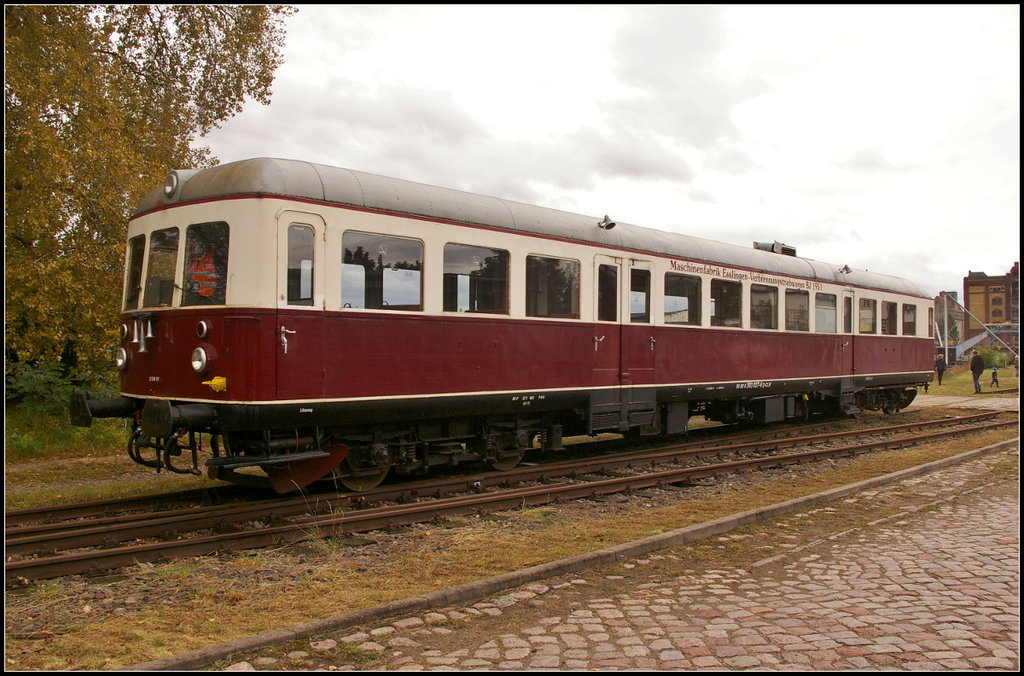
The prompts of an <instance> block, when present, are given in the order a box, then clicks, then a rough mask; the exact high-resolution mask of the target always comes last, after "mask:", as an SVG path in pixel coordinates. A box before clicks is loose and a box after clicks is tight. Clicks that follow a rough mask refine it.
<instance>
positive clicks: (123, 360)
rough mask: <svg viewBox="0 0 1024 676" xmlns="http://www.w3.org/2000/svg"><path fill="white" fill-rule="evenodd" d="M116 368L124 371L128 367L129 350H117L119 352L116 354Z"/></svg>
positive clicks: (121, 348) (120, 348)
mask: <svg viewBox="0 0 1024 676" xmlns="http://www.w3.org/2000/svg"><path fill="white" fill-rule="evenodd" d="M114 366H116V367H117V368H118V369H119V370H121V371H124V367H126V366H128V350H126V349H124V348H123V347H119V348H117V352H115V353H114Z"/></svg>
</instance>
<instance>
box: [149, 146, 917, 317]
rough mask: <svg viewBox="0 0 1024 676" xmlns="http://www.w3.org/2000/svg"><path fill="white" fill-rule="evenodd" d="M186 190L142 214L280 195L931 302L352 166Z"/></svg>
mask: <svg viewBox="0 0 1024 676" xmlns="http://www.w3.org/2000/svg"><path fill="white" fill-rule="evenodd" d="M173 173H174V174H176V175H177V177H178V180H179V185H178V188H177V190H176V191H175V193H174V194H173V195H172V196H171V197H167V196H165V194H164V192H163V188H162V187H161V188H157V189H155V190H153V191H152V192H151V193H150V194H149V195H147V196H146V198H145V199H144V200H143V201H142V202H141V203H140V204H139V205H138V207H137V209H136V212H135V215H136V216H139V215H141V214H143V213H146V212H148V211H151V210H153V209H157V208H159V207H161V206H164V205H168V204H177V203H185V202H192V201H196V200H203V199H211V198H216V197H226V196H230V195H248V194H260V195H268V196H270V195H275V196H282V197H297V198H301V199H309V200H316V201H322V202H329V203H336V204H344V205H350V206H355V207H360V208H366V209H375V210H381V211H387V212H395V213H404V214H410V215H414V216H422V217H426V218H431V219H439V220H444V221H455V222H460V223H472V224H478V225H485V226H489V227H493V228H502V229H506V230H513V231H516V232H523V233H531V234H537V235H545V236H549V237H558V238H563V239H571V240H578V241H582V242H591V243H594V244H599V245H602V246H608V247H614V248H621V249H627V250H633V251H640V252H649V253H652V254H662V255H667V256H672V257H675V258H679V259H683V260H691V261H696V262H699V263H705V262H706V263H710V264H720V265H728V266H735V267H740V268H746V269H749V270H755V271H760V272H763V273H765V274H779V275H788V276H793V277H802V278H807V279H814V280H820V281H822V282H830V283H838V284H852V285H855V286H863V287H870V288H876V289H884V290H888V291H894V292H897V293H905V294H910V295H914V296H920V297H922V298H925V297H927V296H926V295H925V294H924V292H923V291H921V289H920V288H919V287H918V286H917V285H916V284H914V283H913V282H910V281H909V280H906V279H902V278H899V277H892V276H889V275H881V274H878V273H874V272H868V271H867V270H852V271H851V272H849V273H846V274H844V273H842V272H840V268H841V267H843V266H841V265H838V264H836V265H833V264H829V263H822V262H819V261H815V260H812V259H809V258H800V257H796V256H788V255H783V254H777V253H772V252H768V251H763V250H760V249H754V248H753V247H751V248H749V249H748V248H745V247H741V246H736V245H733V244H726V243H724V242H715V241H712V240H708V239H702V238H699V237H692V236H690V235H682V234H678V233H672V232H665V231H662V230H653V229H651V228H644V227H641V226H637V225H630V224H628V223H622V222H617V223H616V226H615V227H614V228H612V229H610V230H605V229H602V228H599V227H598V226H597V223H598V221H599V220H600V217H599V216H598V217H594V216H583V215H580V214H574V213H569V212H566V211H560V210H557V209H549V208H546V207H539V206H534V205H531V204H524V203H522V202H514V201H511V200H505V199H500V198H497V197H489V196H486V195H478V194H474V193H468V192H463V191H461V190H452V189H450V188H441V187H437V186H432V185H426V184H423V183H415V182H413V181H406V180H402V179H398V178H388V177H386V176H378V175H376V174H368V173H365V172H361V171H353V170H351V169H343V168H340V167H331V166H327V165H322V164H313V163H311V162H303V161H300V160H287V159H276V158H265V157H264V158H254V159H248V160H240V161H237V162H230V163H228V164H222V165H218V166H215V167H211V168H208V169H191V170H180V171H177V172H173Z"/></svg>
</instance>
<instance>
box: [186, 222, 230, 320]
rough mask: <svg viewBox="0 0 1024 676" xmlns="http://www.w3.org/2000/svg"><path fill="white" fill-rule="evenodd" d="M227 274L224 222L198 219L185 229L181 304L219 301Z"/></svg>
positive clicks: (224, 288)
mask: <svg viewBox="0 0 1024 676" xmlns="http://www.w3.org/2000/svg"><path fill="white" fill-rule="evenodd" d="M227 278H228V224H227V223H224V222H219V223H200V224H196V225H190V226H188V230H186V231H185V279H184V284H182V296H181V304H182V305H183V306H185V305H223V304H224V303H225V298H226V293H227Z"/></svg>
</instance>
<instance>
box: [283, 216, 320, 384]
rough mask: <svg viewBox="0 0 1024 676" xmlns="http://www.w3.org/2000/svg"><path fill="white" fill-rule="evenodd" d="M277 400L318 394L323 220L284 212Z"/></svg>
mask: <svg viewBox="0 0 1024 676" xmlns="http://www.w3.org/2000/svg"><path fill="white" fill-rule="evenodd" d="M277 226H278V248H277V251H278V256H277V322H276V323H275V329H274V330H275V336H274V342H275V345H276V349H277V352H276V354H277V398H278V399H287V400H310V399H319V398H320V397H322V396H323V384H324V367H323V348H324V345H323V335H324V331H323V310H324V272H325V260H324V230H325V226H324V221H323V219H322V218H321V217H320V216H319V215H317V214H313V213H307V212H301V211H284V212H282V213H281V214H280V215H279V216H278V219H277Z"/></svg>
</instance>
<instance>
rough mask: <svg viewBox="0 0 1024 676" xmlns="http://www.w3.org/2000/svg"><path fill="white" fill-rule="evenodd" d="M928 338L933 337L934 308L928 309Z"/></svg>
mask: <svg viewBox="0 0 1024 676" xmlns="http://www.w3.org/2000/svg"><path fill="white" fill-rule="evenodd" d="M928 337H929V338H934V337H935V308H931V307H930V308H928Z"/></svg>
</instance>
